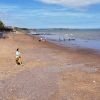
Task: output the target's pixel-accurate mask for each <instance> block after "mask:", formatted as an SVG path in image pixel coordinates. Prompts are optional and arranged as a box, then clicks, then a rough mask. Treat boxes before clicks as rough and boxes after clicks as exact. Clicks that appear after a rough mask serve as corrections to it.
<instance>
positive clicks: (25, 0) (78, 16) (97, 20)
mask: <svg viewBox="0 0 100 100" xmlns="http://www.w3.org/2000/svg"><path fill="white" fill-rule="evenodd" d="M0 20H3V21H4V23H5V24H6V25H9V26H18V27H27V28H100V0H0Z"/></svg>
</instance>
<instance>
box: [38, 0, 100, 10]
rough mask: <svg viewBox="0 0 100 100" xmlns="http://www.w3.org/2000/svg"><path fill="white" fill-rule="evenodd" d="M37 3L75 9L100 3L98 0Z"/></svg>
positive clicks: (63, 0) (54, 0)
mask: <svg viewBox="0 0 100 100" xmlns="http://www.w3.org/2000/svg"><path fill="white" fill-rule="evenodd" d="M39 1H41V2H43V3H47V4H59V5H64V6H68V7H76V8H77V7H78V8H79V7H85V6H88V5H93V4H98V3H100V0H39Z"/></svg>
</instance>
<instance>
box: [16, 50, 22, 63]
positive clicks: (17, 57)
mask: <svg viewBox="0 0 100 100" xmlns="http://www.w3.org/2000/svg"><path fill="white" fill-rule="evenodd" d="M16 64H17V65H21V64H22V58H21V53H20V52H19V49H18V48H17V50H16Z"/></svg>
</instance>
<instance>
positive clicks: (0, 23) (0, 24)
mask: <svg viewBox="0 0 100 100" xmlns="http://www.w3.org/2000/svg"><path fill="white" fill-rule="evenodd" d="M1 28H4V23H3V22H2V21H0V29H1Z"/></svg>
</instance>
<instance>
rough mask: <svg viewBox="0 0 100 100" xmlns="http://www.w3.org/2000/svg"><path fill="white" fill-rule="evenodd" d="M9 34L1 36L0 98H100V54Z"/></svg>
mask: <svg viewBox="0 0 100 100" xmlns="http://www.w3.org/2000/svg"><path fill="white" fill-rule="evenodd" d="M7 37H8V38H5V39H0V47H1V50H0V100H100V55H99V54H96V53H94V52H92V51H91V50H89V49H77V48H75V49H74V48H67V47H62V46H58V45H56V44H52V43H50V42H48V41H41V42H40V41H39V38H38V37H35V36H33V37H32V36H31V35H27V34H25V33H22V32H18V31H17V32H16V34H15V33H8V34H7ZM17 48H19V50H20V52H21V55H22V59H23V64H22V65H16V63H15V52H16V49H17Z"/></svg>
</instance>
